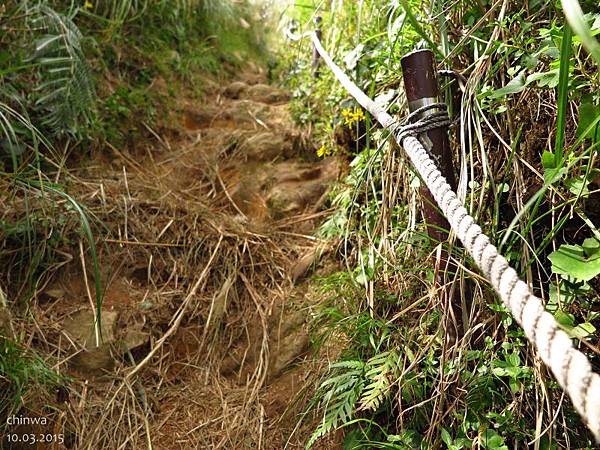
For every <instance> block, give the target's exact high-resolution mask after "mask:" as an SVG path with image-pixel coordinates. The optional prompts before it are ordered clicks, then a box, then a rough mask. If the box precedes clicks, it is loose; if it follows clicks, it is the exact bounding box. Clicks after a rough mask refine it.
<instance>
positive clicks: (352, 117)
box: [342, 108, 365, 126]
mask: <svg viewBox="0 0 600 450" xmlns="http://www.w3.org/2000/svg"><path fill="white" fill-rule="evenodd" d="M342 116H344V125H348V126H349V125H352V124H353V123H354V122H360V121H361V120H365V114H364V113H363V110H362V109H360V108H358V109H355V110H354V111H352V110H351V109H350V108H347V109H344V110H342Z"/></svg>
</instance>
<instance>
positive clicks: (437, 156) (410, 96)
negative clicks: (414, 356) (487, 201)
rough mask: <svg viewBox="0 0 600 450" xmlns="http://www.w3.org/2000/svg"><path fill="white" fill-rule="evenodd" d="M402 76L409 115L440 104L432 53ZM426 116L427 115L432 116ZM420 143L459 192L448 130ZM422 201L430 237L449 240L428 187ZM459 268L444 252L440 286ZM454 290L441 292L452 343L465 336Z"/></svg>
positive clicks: (408, 61)
mask: <svg viewBox="0 0 600 450" xmlns="http://www.w3.org/2000/svg"><path fill="white" fill-rule="evenodd" d="M400 62H401V64H402V74H403V78H404V89H405V91H406V98H407V100H408V109H409V111H411V112H412V111H414V110H416V109H418V108H420V107H423V106H426V105H430V104H433V103H439V101H440V100H439V87H438V80H437V72H436V64H435V58H434V55H433V52H432V51H431V50H417V51H414V52H412V53H409V54H408V55H406V56H404V57H403V58H402V59H401V61H400ZM430 113H431V112H425V113H424V114H430ZM419 139H420V141H421V143H422V144H423V146H424V147H425V149H426V150H427V151H428V152H429V154H430V156H431V157H432V158H433V160H434V161H435V162H436V164H437V166H438V168H439V170H440V172H441V173H442V175H443V176H444V177H445V178H446V181H447V182H448V183H449V184H450V186H451V187H452V189H453V190H454V191H456V177H455V176H454V168H453V165H452V153H451V151H450V142H449V139H448V130H447V128H436V129H434V130H431V131H428V132H427V133H423V134H422V135H421V136H420V138H419ZM421 198H422V201H423V216H424V218H425V222H426V224H427V234H429V237H431V238H432V239H433V240H434V241H435V242H440V243H443V242H445V241H447V239H448V233H447V231H446V230H449V229H450V225H449V224H448V221H447V220H446V218H445V217H444V216H443V214H442V213H441V212H440V211H439V209H438V208H437V206H436V203H435V200H434V199H433V197H432V195H431V192H429V189H427V187H425V186H423V187H421ZM456 269H457V268H456V265H454V264H452V263H450V260H449V257H448V252H447V250H445V249H443V248H442V252H441V258H440V270H439V272H438V278H437V280H436V282H437V283H439V285H440V286H446V284H447V282H448V280H449V279H450V276H451V275H450V276H449V274H455V273H456ZM455 291H456V290H455V289H449V290H448V289H441V295H442V301H443V304H450V305H451V309H452V312H453V313H454V317H455V319H456V320H455V322H456V324H457V327H458V329H456V330H453V331H455V332H456V334H454V333H451V335H450V336H449V337H450V338H451V340H455V339H456V337H458V336H461V335H462V334H463V326H462V325H463V324H462V321H463V320H462V307H461V300H460V298H459V295H458V292H455Z"/></svg>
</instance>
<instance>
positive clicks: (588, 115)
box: [577, 96, 600, 142]
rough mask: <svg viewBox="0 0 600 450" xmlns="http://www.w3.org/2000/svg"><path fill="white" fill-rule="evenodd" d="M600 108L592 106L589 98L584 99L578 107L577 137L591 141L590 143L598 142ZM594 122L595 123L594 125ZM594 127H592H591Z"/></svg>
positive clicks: (599, 136)
mask: <svg viewBox="0 0 600 450" xmlns="http://www.w3.org/2000/svg"><path fill="white" fill-rule="evenodd" d="M599 117H600V108H599V107H598V105H594V104H593V100H592V98H591V97H590V96H587V97H584V98H583V99H582V101H581V105H580V106H579V124H578V125H577V137H578V138H586V139H591V140H592V142H598V141H600V124H598V122H597V120H598V118H599ZM594 122H596V123H595V124H594ZM592 125H594V126H592Z"/></svg>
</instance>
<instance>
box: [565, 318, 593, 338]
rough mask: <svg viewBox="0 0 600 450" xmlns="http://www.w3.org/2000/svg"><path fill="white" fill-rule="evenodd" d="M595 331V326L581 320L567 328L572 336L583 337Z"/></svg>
mask: <svg viewBox="0 0 600 450" xmlns="http://www.w3.org/2000/svg"><path fill="white" fill-rule="evenodd" d="M595 332H596V327H595V326H594V325H592V324H591V323H589V322H583V323H580V324H579V325H577V326H576V327H575V328H573V329H571V330H569V334H570V335H571V336H572V337H577V338H584V337H587V336H589V335H590V334H593V333H595Z"/></svg>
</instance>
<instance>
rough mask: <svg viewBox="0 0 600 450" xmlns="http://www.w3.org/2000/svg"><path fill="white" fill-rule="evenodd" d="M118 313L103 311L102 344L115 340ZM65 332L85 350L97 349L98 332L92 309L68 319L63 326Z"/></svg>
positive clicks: (81, 311)
mask: <svg viewBox="0 0 600 450" xmlns="http://www.w3.org/2000/svg"><path fill="white" fill-rule="evenodd" d="M117 319H118V313H116V312H115V311H102V320H101V336H102V341H101V342H100V344H102V343H104V342H106V343H109V342H113V341H114V340H115V328H116V324H117ZM63 328H64V330H65V331H66V332H67V333H68V334H69V336H71V337H72V338H73V340H74V341H75V342H76V343H78V344H79V345H81V346H82V347H85V348H94V347H96V346H97V345H96V331H95V321H94V313H93V311H92V310H91V309H84V310H80V311H77V312H76V313H74V314H72V315H71V316H70V317H69V318H67V319H66V320H65V322H64V324H63Z"/></svg>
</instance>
